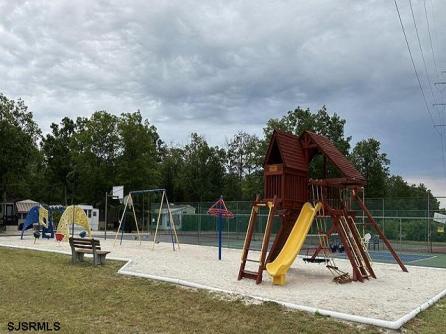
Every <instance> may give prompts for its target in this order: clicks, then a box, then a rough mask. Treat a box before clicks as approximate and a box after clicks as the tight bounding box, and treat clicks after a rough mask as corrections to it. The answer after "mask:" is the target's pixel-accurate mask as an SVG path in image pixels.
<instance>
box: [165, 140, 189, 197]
mask: <svg viewBox="0 0 446 334" xmlns="http://www.w3.org/2000/svg"><path fill="white" fill-rule="evenodd" d="M184 169H185V161H184V150H183V149H182V148H177V147H171V148H167V149H166V150H164V152H163V156H162V163H161V186H162V187H163V188H165V189H166V191H167V194H168V196H169V199H170V200H171V201H184V200H185V198H186V193H187V190H186V189H185V186H184V178H183V171H184Z"/></svg>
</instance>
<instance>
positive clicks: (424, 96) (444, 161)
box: [393, 0, 446, 175]
mask: <svg viewBox="0 0 446 334" xmlns="http://www.w3.org/2000/svg"><path fill="white" fill-rule="evenodd" d="M393 2H394V3H395V8H396V12H397V14H398V18H399V21H400V24H401V30H402V31H403V35H404V40H405V41H406V46H407V50H408V51H409V56H410V60H411V62H412V67H413V70H414V73H415V76H416V77H417V81H418V86H419V88H420V92H421V95H422V96H423V101H424V106H425V107H426V111H427V112H428V114H429V116H430V119H431V122H432V125H433V128H434V130H435V131H436V132H437V133H438V135H439V136H440V140H441V155H442V162H443V173H444V174H445V175H446V158H445V143H444V136H443V132H442V131H439V130H438V128H437V127H436V126H435V121H434V117H433V115H432V112H431V110H430V108H429V104H428V102H427V99H426V94H425V93H424V89H423V85H422V84H421V79H420V76H419V74H418V71H417V67H416V66H415V61H414V59H413V55H412V50H411V49H410V45H409V41H408V39H407V33H406V29H405V28H404V24H403V20H402V18H401V13H400V9H399V7H398V3H397V0H393ZM409 3H410V6H411V11H412V18H413V20H414V24H415V27H416V22H415V16H414V14H413V9H412V2H411V0H409ZM416 31H417V37H418V42H419V45H420V48H421V42H420V39H419V36H418V29H416ZM421 50H422V49H421ZM423 61H424V56H423ZM424 65H425V68H427V66H426V63H425V61H424ZM445 72H446V71H445ZM429 84H430V82H429ZM430 87H431V92H432V96H433V91H432V86H431V85H430Z"/></svg>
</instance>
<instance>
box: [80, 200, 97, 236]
mask: <svg viewBox="0 0 446 334" xmlns="http://www.w3.org/2000/svg"><path fill="white" fill-rule="evenodd" d="M76 206H78V207H80V208H81V209H82V210H84V212H85V214H86V215H87V218H88V223H89V224H90V227H91V230H92V231H98V230H99V209H95V208H93V205H86V204H79V205H76Z"/></svg>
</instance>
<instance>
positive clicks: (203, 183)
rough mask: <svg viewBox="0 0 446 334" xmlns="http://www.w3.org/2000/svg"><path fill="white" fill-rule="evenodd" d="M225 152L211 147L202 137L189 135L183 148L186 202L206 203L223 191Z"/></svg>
mask: <svg viewBox="0 0 446 334" xmlns="http://www.w3.org/2000/svg"><path fill="white" fill-rule="evenodd" d="M224 160H225V151H224V150H223V149H221V148H219V147H218V146H216V147H211V146H209V145H208V143H207V142H206V140H205V139H204V137H201V136H199V135H198V134H196V133H192V134H191V142H190V143H189V144H187V145H186V146H185V148H184V173H183V177H184V186H185V189H187V193H186V194H185V199H186V200H187V201H208V200H213V199H215V198H217V197H218V196H219V195H221V193H222V191H223V176H224V174H225V169H224Z"/></svg>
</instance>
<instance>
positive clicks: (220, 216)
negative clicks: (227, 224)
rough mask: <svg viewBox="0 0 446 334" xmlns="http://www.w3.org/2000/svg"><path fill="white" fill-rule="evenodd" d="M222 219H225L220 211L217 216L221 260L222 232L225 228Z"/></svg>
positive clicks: (219, 257)
mask: <svg viewBox="0 0 446 334" xmlns="http://www.w3.org/2000/svg"><path fill="white" fill-rule="evenodd" d="M222 219H223V217H222V215H221V213H220V214H219V215H218V218H217V221H218V259H219V260H221V232H222V229H223V222H222Z"/></svg>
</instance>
